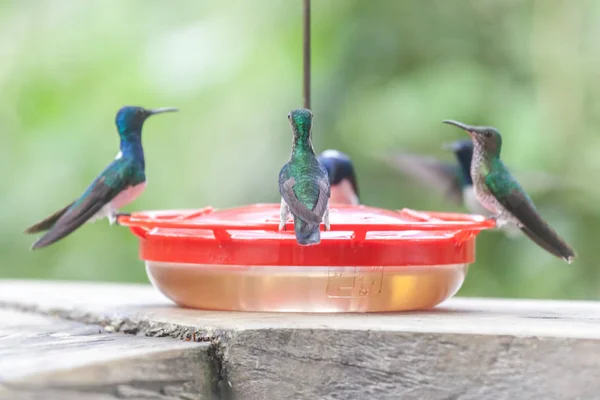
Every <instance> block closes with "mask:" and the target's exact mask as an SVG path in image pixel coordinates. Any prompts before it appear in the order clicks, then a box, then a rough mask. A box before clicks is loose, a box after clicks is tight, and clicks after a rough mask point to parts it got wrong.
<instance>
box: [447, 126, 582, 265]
mask: <svg viewBox="0 0 600 400" xmlns="http://www.w3.org/2000/svg"><path fill="white" fill-rule="evenodd" d="M444 123H446V124H450V125H454V126H457V127H459V128H461V129H464V130H465V131H466V132H467V133H468V134H469V136H470V137H471V140H472V142H473V159H472V161H471V168H470V173H471V178H472V179H473V187H474V189H475V196H476V198H477V200H478V201H479V203H481V205H482V206H484V207H485V208H486V209H487V210H489V211H490V212H492V213H493V217H492V218H493V219H494V220H495V221H496V226H497V227H502V226H504V225H508V224H510V225H514V226H517V227H518V228H519V229H520V230H521V231H522V232H523V233H525V235H527V236H528V237H529V238H530V239H531V240H532V241H533V242H535V243H536V244H537V245H538V246H540V247H541V248H543V249H544V250H546V251H548V252H549V253H551V254H553V255H554V256H556V257H558V258H561V259H563V260H565V261H566V262H567V263H569V264H570V263H571V262H572V261H573V259H574V258H575V256H576V254H575V251H574V250H573V249H572V248H571V247H570V246H569V245H568V244H567V243H566V242H565V240H564V239H563V238H561V237H560V236H559V235H558V234H557V233H556V232H555V231H554V229H552V228H551V227H550V225H548V223H547V222H546V221H544V219H543V218H542V217H541V216H540V214H539V213H538V211H537V209H536V208H535V205H534V204H533V201H532V200H531V198H530V197H529V195H527V193H526V192H525V190H524V189H523V188H522V187H521V185H520V184H519V182H517V180H516V179H515V178H514V177H513V176H512V174H511V173H510V172H509V171H508V169H507V168H506V166H505V165H504V163H503V162H502V160H501V159H500V151H501V149H502V136H501V135H500V132H498V130H497V129H495V128H492V127H487V126H471V125H467V124H463V123H462V122H457V121H452V120H446V121H444Z"/></svg>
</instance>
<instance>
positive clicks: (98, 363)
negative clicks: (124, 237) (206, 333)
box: [0, 309, 212, 400]
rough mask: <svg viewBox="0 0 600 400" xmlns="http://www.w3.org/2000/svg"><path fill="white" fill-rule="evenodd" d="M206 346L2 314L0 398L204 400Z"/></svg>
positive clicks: (7, 312) (207, 378)
mask: <svg viewBox="0 0 600 400" xmlns="http://www.w3.org/2000/svg"><path fill="white" fill-rule="evenodd" d="M208 347H209V344H207V343H189V342H183V341H175V340H168V339H155V338H146V337H136V336H132V335H125V334H120V333H119V334H110V333H107V332H106V331H105V330H104V329H103V328H102V327H99V326H95V325H84V324H81V323H78V322H72V321H64V320H57V319H55V318H52V317H45V316H40V315H34V314H25V313H23V312H19V311H12V310H6V309H4V310H2V309H0V399H3V400H4V399H6V400H13V399H40V400H41V399H44V400H47V399H65V400H70V399H82V398H83V399H94V400H100V399H102V400H109V399H110V400H114V399H122V398H136V399H156V400H159V399H161V400H162V399H164V400H167V399H183V398H186V399H196V398H210V393H211V390H212V388H211V387H210V385H211V375H212V372H211V362H210V360H209V357H208V354H207V350H208ZM199 394H200V395H202V394H203V395H202V397H199V396H200V395H199Z"/></svg>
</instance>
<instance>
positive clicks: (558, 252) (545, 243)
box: [521, 226, 576, 264]
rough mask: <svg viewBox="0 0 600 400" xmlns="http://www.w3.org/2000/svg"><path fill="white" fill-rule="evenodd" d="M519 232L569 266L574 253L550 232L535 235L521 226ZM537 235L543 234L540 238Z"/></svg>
mask: <svg viewBox="0 0 600 400" xmlns="http://www.w3.org/2000/svg"><path fill="white" fill-rule="evenodd" d="M521 231H523V233H524V234H525V235H527V237H529V239H531V240H533V241H534V242H535V243H536V244H537V245H538V246H540V247H541V248H543V249H544V250H546V251H547V252H549V253H551V254H553V255H555V256H556V257H558V258H562V259H563V260H565V261H566V262H567V263H569V264H571V262H572V261H573V259H574V258H575V256H576V254H575V251H574V250H573V249H572V248H571V247H570V246H569V245H568V244H567V243H566V242H565V241H564V240H562V239H561V238H560V237H559V236H558V235H557V234H556V233H555V232H554V231H552V230H549V231H547V232H538V233H536V232H533V231H532V230H531V229H529V228H527V227H525V226H522V227H521ZM539 233H543V234H544V235H543V237H541V236H540V235H539Z"/></svg>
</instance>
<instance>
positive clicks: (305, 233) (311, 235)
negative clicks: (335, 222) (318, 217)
mask: <svg viewBox="0 0 600 400" xmlns="http://www.w3.org/2000/svg"><path fill="white" fill-rule="evenodd" d="M319 227H320V224H313V223H306V222H304V221H303V220H301V219H300V218H294V232H295V233H296V241H297V242H298V244H299V245H301V246H310V245H313V244H319V243H321V232H320V231H319Z"/></svg>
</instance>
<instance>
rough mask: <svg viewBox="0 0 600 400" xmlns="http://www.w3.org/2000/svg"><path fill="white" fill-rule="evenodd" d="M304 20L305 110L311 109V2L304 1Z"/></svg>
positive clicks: (308, 0)
mask: <svg viewBox="0 0 600 400" xmlns="http://www.w3.org/2000/svg"><path fill="white" fill-rule="evenodd" d="M303 3H304V4H303V5H304V7H303V9H304V10H303V18H302V31H303V32H302V33H303V35H302V36H303V47H302V54H303V73H304V82H303V97H304V108H308V109H310V0H303Z"/></svg>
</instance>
